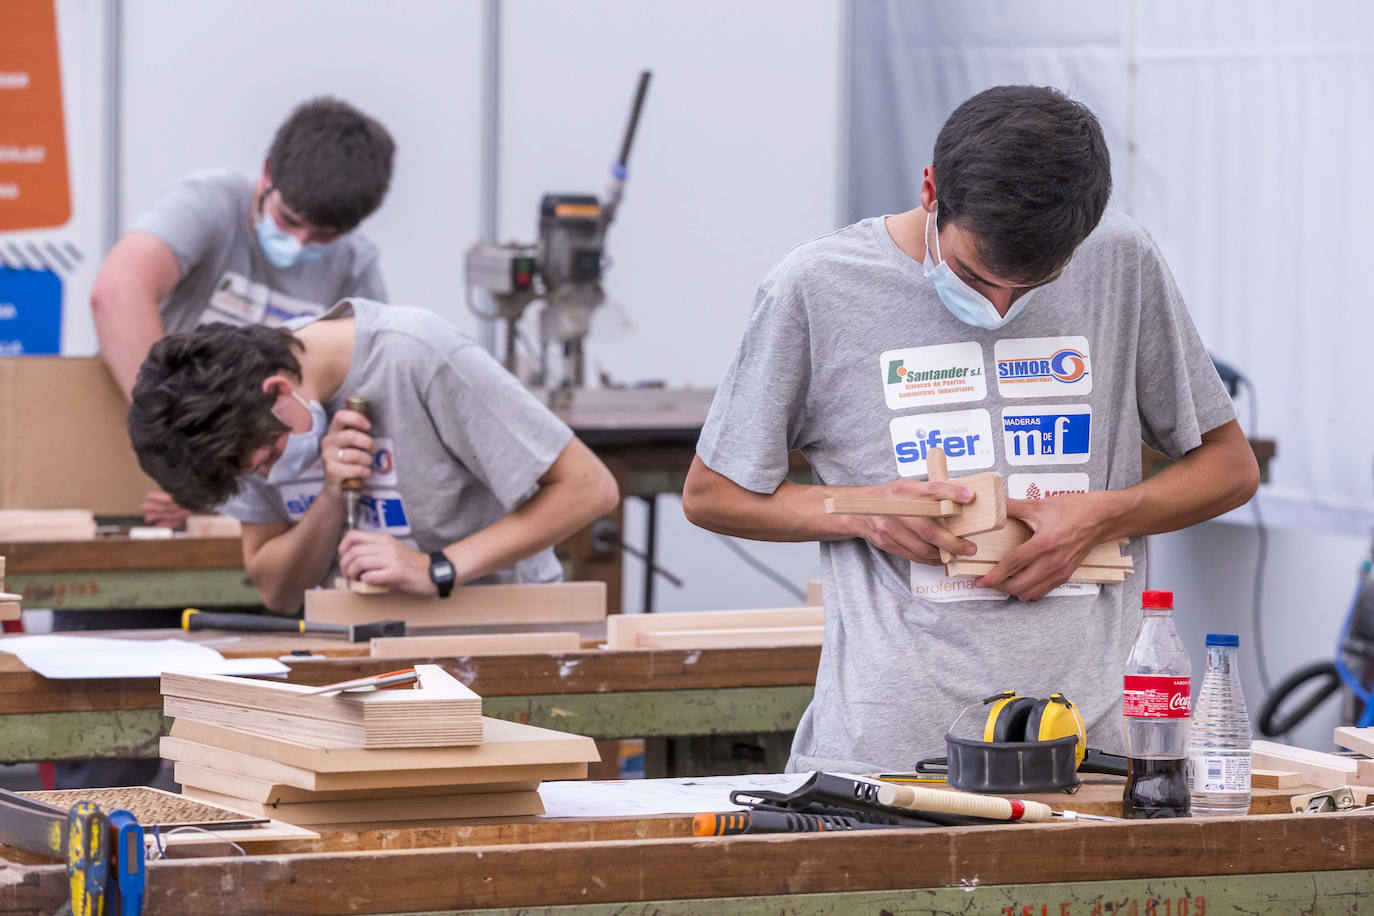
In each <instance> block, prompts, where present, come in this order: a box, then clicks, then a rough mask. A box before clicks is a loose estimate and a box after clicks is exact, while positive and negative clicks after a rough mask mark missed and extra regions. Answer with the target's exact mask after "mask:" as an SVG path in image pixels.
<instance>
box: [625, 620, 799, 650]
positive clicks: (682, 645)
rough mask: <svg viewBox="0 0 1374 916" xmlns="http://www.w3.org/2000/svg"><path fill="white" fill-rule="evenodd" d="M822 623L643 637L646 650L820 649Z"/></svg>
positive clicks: (671, 632)
mask: <svg viewBox="0 0 1374 916" xmlns="http://www.w3.org/2000/svg"><path fill="white" fill-rule="evenodd" d="M824 636H825V627H824V626H823V625H821V624H816V625H814V626H801V627H738V628H733V629H731V628H726V629H704V630H651V631H649V632H648V633H641V634H639V644H640V646H642V647H643V648H645V649H716V648H733V647H736V646H741V647H742V646H819V645H820V644H821V639H822V637H824Z"/></svg>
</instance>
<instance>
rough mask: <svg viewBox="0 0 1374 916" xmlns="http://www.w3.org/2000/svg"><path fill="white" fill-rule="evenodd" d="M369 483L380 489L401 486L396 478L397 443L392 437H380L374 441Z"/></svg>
mask: <svg viewBox="0 0 1374 916" xmlns="http://www.w3.org/2000/svg"><path fill="white" fill-rule="evenodd" d="M367 483H369V484H372V485H374V486H379V487H394V486H397V485H398V484H399V481H398V479H397V477H396V450H395V443H394V441H393V440H392V438H391V437H390V436H378V437H377V438H376V439H373V440H372V474H371V476H369V477H368V478H367Z"/></svg>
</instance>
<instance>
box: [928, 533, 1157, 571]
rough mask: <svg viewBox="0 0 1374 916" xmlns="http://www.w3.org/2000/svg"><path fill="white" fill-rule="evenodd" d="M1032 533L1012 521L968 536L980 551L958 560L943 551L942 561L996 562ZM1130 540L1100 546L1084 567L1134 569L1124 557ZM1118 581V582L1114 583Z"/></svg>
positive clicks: (1093, 550)
mask: <svg viewBox="0 0 1374 916" xmlns="http://www.w3.org/2000/svg"><path fill="white" fill-rule="evenodd" d="M1030 536H1031V530H1030V528H1029V527H1027V526H1026V523H1025V522H1023V521H1021V520H1020V519H1016V518H1009V519H1007V521H1006V524H1005V525H1003V526H1002V527H1001V528H998V529H996V530H994V531H985V532H983V533H981V534H975V535H972V536H970V537H969V540H970V541H972V542H973V543H974V544H975V545H976V546H977V547H978V552H977V553H976V554H974V555H973V556H971V557H958V558H955V557H954V556H953V555H952V554H950V553H949V552H948V551H943V550H942V551H941V552H940V558H941V559H942V560H943V561H944V562H945V563H950V562H952V561H954V560H955V559H960V560H978V561H980V562H991V563H995V562H997V561H999V560H1001V559H1002V557H1004V556H1006V554H1007V552H1008V551H1010V550H1013V549H1015V548H1017V547H1020V546H1021V545H1022V544H1024V543H1025V542H1026V541H1028V540H1030ZM1126 540H1127V539H1125V538H1118V539H1116V540H1114V541H1110V542H1108V543H1105V544H1097V545H1095V546H1094V547H1093V548H1092V549H1091V550H1089V551H1088V555H1087V556H1086V557H1084V558H1083V562H1082V564H1080V565H1081V566H1105V567H1114V568H1120V569H1129V570H1134V569H1135V561H1134V560H1133V559H1132V558H1131V557H1129V556H1123V555H1122V553H1121V548H1122V547H1123V546H1125V542H1126ZM1113 581H1115V580H1113Z"/></svg>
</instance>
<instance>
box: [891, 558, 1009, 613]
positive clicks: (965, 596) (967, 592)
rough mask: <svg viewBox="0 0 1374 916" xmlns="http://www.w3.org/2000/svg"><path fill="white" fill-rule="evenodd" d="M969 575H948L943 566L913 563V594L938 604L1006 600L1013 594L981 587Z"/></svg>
mask: <svg viewBox="0 0 1374 916" xmlns="http://www.w3.org/2000/svg"><path fill="white" fill-rule="evenodd" d="M973 581H974V580H973V579H972V578H970V577H969V576H947V575H945V568H944V567H943V566H927V565H925V564H924V563H912V564H911V594H912V595H914V596H915V597H917V598H924V599H925V600H926V601H933V602H935V603H936V604H946V603H948V602H950V601H1006V600H1007V599H1008V598H1010V597H1011V596H1010V595H1008V594H1007V593H1006V592H999V591H998V590H997V589H995V588H979V587H978V586H976V585H974V584H973Z"/></svg>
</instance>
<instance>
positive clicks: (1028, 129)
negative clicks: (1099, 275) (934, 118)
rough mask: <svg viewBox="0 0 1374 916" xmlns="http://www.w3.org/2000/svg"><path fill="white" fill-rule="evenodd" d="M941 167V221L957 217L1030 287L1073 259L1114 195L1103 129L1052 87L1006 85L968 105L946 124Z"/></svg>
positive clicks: (990, 255) (994, 264)
mask: <svg viewBox="0 0 1374 916" xmlns="http://www.w3.org/2000/svg"><path fill="white" fill-rule="evenodd" d="M931 166H932V168H933V170H934V172H935V196H936V199H937V200H938V201H939V209H938V223H937V225H938V226H939V227H940V228H944V226H945V225H946V224H947V223H948V222H949V221H950V220H953V221H954V223H955V224H956V225H957V226H958V227H959V228H960V229H963V230H964V231H965V232H968V233H970V234H971V235H972V236H973V237H974V239H975V240H976V243H975V244H976V247H977V249H978V257H979V260H980V261H982V263H983V266H985V267H986V268H987V269H988V270H990V271H992V272H993V273H996V274H998V275H999V276H1001V277H1004V278H1006V279H1008V280H1015V281H1021V282H1026V283H1034V282H1037V281H1039V280H1042V279H1044V278H1045V277H1047V276H1049V275H1050V274H1051V273H1053V272H1054V271H1056V270H1058V269H1059V268H1060V267H1062V266H1063V265H1064V264H1065V263H1066V262H1067V261H1068V260H1069V257H1070V256H1071V255H1072V254H1073V252H1074V249H1075V248H1077V247H1078V245H1079V243H1081V242H1082V241H1083V240H1084V239H1085V238H1087V237H1088V234H1089V233H1090V232H1092V231H1093V229H1094V228H1095V227H1096V226H1097V223H1098V221H1099V220H1101V219H1102V212H1103V211H1104V210H1105V209H1106V207H1107V198H1108V197H1110V196H1111V190H1112V168H1111V157H1110V155H1109V154H1108V152H1107V143H1106V141H1105V140H1104V139H1103V137H1102V125H1100V124H1099V123H1098V121H1097V118H1096V117H1095V116H1094V115H1093V113H1092V112H1091V111H1090V110H1089V109H1088V107H1087V106H1086V105H1083V104H1081V103H1079V102H1075V101H1073V100H1072V99H1070V98H1068V97H1067V96H1065V95H1064V94H1063V93H1061V92H1059V91H1058V90H1055V89H1051V88H1048V87H1044V86H997V87H995V88H992V89H987V90H985V91H983V92H980V93H978V94H977V95H975V96H973V98H971V99H969V100H968V101H966V102H964V103H963V104H962V105H960V106H959V107H958V108H956V109H955V110H954V113H953V114H952V115H950V116H949V119H948V120H947V121H945V124H944V126H943V127H942V128H940V134H939V136H938V137H937V138H936V140H935V157H934V159H933V161H932V163H931Z"/></svg>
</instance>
